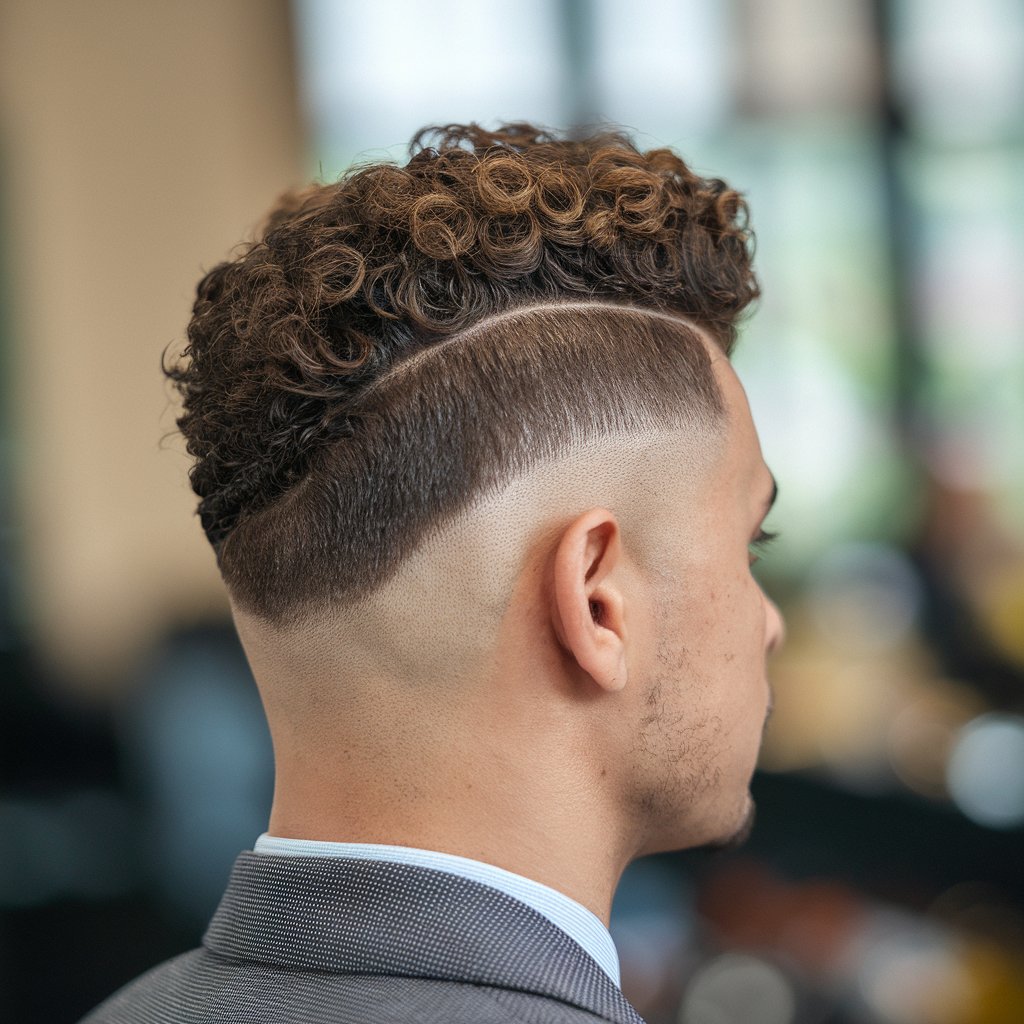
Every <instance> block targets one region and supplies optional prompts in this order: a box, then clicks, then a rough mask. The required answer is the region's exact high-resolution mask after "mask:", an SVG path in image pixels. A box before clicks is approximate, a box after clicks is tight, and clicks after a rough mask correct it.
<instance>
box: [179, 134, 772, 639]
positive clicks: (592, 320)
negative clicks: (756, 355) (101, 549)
mask: <svg viewBox="0 0 1024 1024" xmlns="http://www.w3.org/2000/svg"><path fill="white" fill-rule="evenodd" d="M410 154H411V155H410V159H409V162H408V163H407V164H406V165H405V166H404V167H399V166H396V165H394V164H390V163H376V164H372V165H369V166H362V167H359V168H356V169H354V170H353V171H351V172H350V173H349V174H347V175H346V176H345V177H344V178H342V180H340V181H339V182H337V183H334V184H326V185H323V184H318V185H313V186H311V187H309V188H308V189H306V190H304V191H302V192H299V193H296V194H292V195H289V196H287V197H285V198H284V199H283V200H282V201H281V203H280V204H279V206H278V207H277V208H276V209H275V210H274V211H273V212H272V213H271V214H270V216H269V217H268V219H267V222H266V224H265V226H264V228H263V230H262V232H261V234H260V237H259V238H258V239H257V240H256V241H255V242H252V243H250V244H248V245H247V246H246V247H244V249H243V250H242V251H241V253H240V255H238V256H237V257H236V258H235V259H233V260H230V261H228V262H224V263H221V264H220V265H219V266H216V267H214V269H213V270H211V271H210V272H209V273H207V274H206V276H205V277H204V278H203V279H202V281H201V282H200V283H199V285H198V289H197V299H196V302H195V305H194V308H193V316H192V319H191V321H190V323H189V327H188V344H187V347H186V348H185V350H184V353H183V358H182V360H181V361H179V362H177V363H176V364H174V365H171V366H165V371H164V372H165V373H166V374H167V376H168V377H169V378H170V379H171V380H172V381H173V382H174V383H175V385H176V386H177V388H178V389H179V391H180V392H181V394H182V397H183V399H184V412H183V415H182V416H181V417H180V418H179V419H178V425H179V427H180V429H181V431H182V433H183V434H184V436H185V438H186V440H187V446H188V451H189V452H190V454H191V455H192V456H194V458H195V462H194V465H193V468H192V469H191V471H190V479H191V482H192V486H193V489H194V490H195V492H196V494H198V496H199V498H200V503H199V515H200V518H201V522H202V526H203V529H204V531H205V532H206V535H207V537H208V539H209V540H210V542H211V544H212V545H213V547H214V549H215V551H216V553H217V558H218V564H219V566H220V568H221V571H222V573H223V575H224V578H225V581H226V582H227V585H228V587H229V589H230V591H231V593H232V596H233V598H234V599H235V600H236V601H238V602H239V603H241V604H242V605H243V606H244V607H246V608H247V609H249V610H250V611H252V612H254V613H257V614H260V615H263V616H265V617H267V618H270V619H273V620H277V621H282V620H285V619H289V618H294V617H295V616H296V615H298V614H299V613H300V612H302V611H303V610H309V609H310V608H312V607H314V606H315V607H323V606H324V605H325V604H326V603H329V602H332V601H342V600H345V599H349V598H352V597H355V596H358V595H360V594H364V593H366V592H368V591H369V590H371V589H373V587H374V586H375V585H377V584H379V583H381V582H383V580H384V579H386V577H387V575H388V574H389V573H390V572H391V571H393V570H394V568H395V567H396V566H397V565H398V564H399V563H400V562H401V560H402V558H403V557H404V556H405V555H406V554H407V553H408V552H409V551H411V550H412V548H413V547H414V546H415V545H416V543H417V542H418V541H420V540H421V539H422V537H423V536H424V534H425V532H426V531H427V530H428V529H429V528H431V527H432V526H436V525H437V524H438V523H440V522H443V521H444V520H445V519H446V518H448V517H450V516H451V515H452V514H454V513H455V512H456V511H458V509H460V508H462V507H465V506H466V504H468V502H469V501H470V500H472V499H473V498H474V497H475V496H477V495H478V494H479V493H480V492H481V490H482V489H483V488H485V487H487V486H493V485H495V484H498V483H501V482H502V481H503V480H506V479H508V478H509V477H510V475H512V474H513V473H515V472H519V471H522V469H523V468H525V467H526V466H527V465H529V464H530V463H531V462H533V461H534V460H536V459H537V458H540V457H542V456H543V455H545V454H556V453H560V452H564V451H565V450H567V446H568V445H569V444H570V443H571V442H572V441H574V440H577V439H579V438H581V437H584V436H586V435H588V434H589V435H591V436H592V435H593V434H594V433H595V432H607V431H608V430H610V429H629V428H636V427H644V426H646V427H650V426H651V425H654V424H664V423H665V422H667V421H669V420H679V419H681V418H682V419H686V420H688V421H689V422H692V420H693V418H694V417H698V418H699V417H701V416H704V417H708V416H712V417H713V416H715V415H717V414H719V413H720V412H721V406H720V400H719V398H718V397H717V391H716V389H715V387H714V382H713V378H712V377H711V374H710V369H709V363H708V359H707V356H706V352H705V350H704V348H703V346H702V345H700V344H697V345H694V344H693V335H692V331H690V330H689V329H688V328H687V326H686V323H685V321H691V322H692V323H693V324H696V325H698V326H699V327H701V328H703V329H704V330H705V331H707V332H708V333H710V334H711V335H712V336H713V337H714V338H715V340H716V341H717V342H718V344H719V345H720V346H721V348H722V349H723V350H724V351H725V352H726V353H727V354H728V353H729V352H730V351H731V349H732V346H733V344H734V341H735V338H736V328H737V321H738V319H739V317H740V314H741V313H742V312H743V310H744V309H745V308H746V307H747V306H748V304H749V303H750V302H751V300H753V299H754V298H755V297H756V296H757V295H758V284H757V281H756V278H755V277H754V274H753V272H752V269H751V256H752V237H751V233H750V231H749V230H748V227H747V222H746V214H747V210H746V205H745V203H744V201H743V199H742V197H741V196H740V194H739V193H738V192H736V191H734V190H732V189H730V188H729V187H728V186H727V185H726V184H725V183H724V182H722V181H720V180H718V179H705V178H702V177H700V176H698V175H697V174H695V173H694V172H693V171H692V170H690V168H689V167H687V166H686V164H685V163H684V162H683V161H682V160H681V159H680V158H679V157H678V156H677V155H676V154H675V153H673V152H672V151H671V150H668V149H655V150H650V151H648V152H640V151H639V150H638V149H637V148H636V146H635V145H634V144H633V142H632V141H631V140H630V139H629V137H628V136H626V135H624V134H622V133H619V132H613V131H603V132H599V133H597V134H594V135H592V136H590V137H588V138H582V139H567V138H559V137H557V136H556V135H554V134H552V133H550V132H547V131H541V130H538V129H537V128H535V127H533V126H531V125H529V124H521V123H517V124H507V125H504V126H502V127H500V128H499V129H497V130H496V131H486V130H484V129H483V128H481V127H479V126H478V125H475V124H471V125H468V126H467V125H448V126H446V127H435V128H429V129H424V130H423V131H422V132H420V133H419V134H418V135H417V136H416V137H415V138H414V140H413V143H412V145H411V150H410ZM570 305H571V307H572V308H570ZM527 307H536V309H535V312H534V313H533V315H527V314H526V312H525V310H526V308H527ZM637 310H646V311H650V312H652V313H661V314H666V315H663V316H647V317H641V316H638V315H637V313H636V311H637ZM517 311H519V312H518V313H517ZM470 335H473V337H472V339H471V341H470V342H468V343H467V344H461V340H463V339H468V338H469V336H470ZM609 385H612V386H611V387H609ZM605 396H606V397H605ZM681 399H682V401H681Z"/></svg>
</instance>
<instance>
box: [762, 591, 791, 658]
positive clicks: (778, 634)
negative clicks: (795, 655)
mask: <svg viewBox="0 0 1024 1024" xmlns="http://www.w3.org/2000/svg"><path fill="white" fill-rule="evenodd" d="M764 604H765V614H766V616H767V620H768V621H767V628H766V630H765V647H766V649H767V651H768V653H769V654H772V653H773V652H775V651H777V650H778V649H779V648H780V647H781V646H782V645H783V643H785V641H786V620H785V619H784V618H783V617H782V612H780V611H779V606H778V605H777V604H776V603H775V602H774V601H772V600H771V599H770V598H768V597H766V598H765V599H764Z"/></svg>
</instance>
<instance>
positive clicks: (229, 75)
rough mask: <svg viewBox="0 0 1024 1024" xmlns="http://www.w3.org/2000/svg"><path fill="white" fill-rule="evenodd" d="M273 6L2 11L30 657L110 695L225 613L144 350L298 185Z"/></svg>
mask: <svg viewBox="0 0 1024 1024" xmlns="http://www.w3.org/2000/svg"><path fill="white" fill-rule="evenodd" d="M287 6H288V5H287V2H286V0H175V2H173V3H139V2H138V0H102V2H95V0H90V2H88V3H82V2H81V0H5V2H4V3H3V4H2V5H0V8H2V12H0V103H2V106H0V153H2V155H3V164H2V174H3V178H2V188H0V201H3V202H4V203H5V205H6V208H7V209H6V211H5V212H6V221H7V223H8V224H9V225H10V228H11V237H10V238H9V239H7V240H5V243H4V244H5V248H6V250H7V255H8V257H9V264H10V267H11V278H12V279H11V280H10V281H9V282H8V285H9V289H8V290H9V293H10V294H11V295H12V296H13V298H14V308H13V310H12V311H11V312H10V314H9V317H10V319H11V321H12V326H13V332H12V334H13V340H14V351H13V353H12V358H11V360H10V361H9V363H10V365H11V366H12V369H13V374H14V379H13V381H10V382H4V386H5V387H6V388H7V389H8V392H9V394H12V396H13V407H14V416H15V422H14V429H15V440H16V463H15V464H16V467H17V472H16V479H15V486H16V488H17V499H18V501H19V512H20V516H21V522H20V528H21V529H20V534H21V538H20V539H21V543H20V544H19V547H20V549H21V553H22V561H23V570H24V575H25V577H26V584H27V590H28V593H27V597H28V601H29V607H28V612H29V621H30V625H31V628H32V630H33V633H34V635H33V639H34V640H35V641H36V644H37V646H38V647H39V649H40V650H41V651H42V652H43V653H44V655H45V656H46V657H47V658H49V659H50V660H51V661H53V662H54V663H55V664H56V666H57V667H59V668H61V669H63V670H64V671H65V674H66V675H67V676H68V677H69V678H72V679H74V680H78V681H79V682H80V683H81V684H82V685H85V686H87V687H92V688H93V689H97V690H102V689H103V688H108V687H112V686H116V685H117V683H118V681H119V680H120V679H121V678H124V674H125V671H126V670H127V669H129V668H130V667H131V665H132V663H133V661H134V659H135V658H137V657H138V655H139V654H140V653H141V652H143V651H144V650H145V648H146V646H147V644H148V643H150V642H151V640H152V638H153V637H154V636H155V635H156V634H157V633H158V632H159V631H160V630H161V629H162V628H163V626H164V625H165V624H166V623H168V622H169V621H171V620H172V619H175V618H181V617H189V618H191V617H197V616H201V615H203V614H207V613H210V612H211V611H213V612H216V611H218V610H221V609H223V608H224V604H223V596H222V593H221V588H220V583H219V579H218V577H217V574H216V569H215V566H214V563H213V557H212V554H211V552H210V551H209V549H208V547H207V545H206V542H205V540H204V539H203V537H202V532H201V530H200V528H199V524H198V520H197V519H196V518H195V517H194V515H193V509H194V506H195V502H194V499H193V496H192V493H191V491H190V490H189V488H188V483H187V480H186V476H185V474H186V469H187V461H186V458H185V456H184V454H183V446H182V444H181V441H180V438H178V437H174V438H172V439H170V440H167V441H165V442H164V443H163V444H161V438H162V437H163V436H164V435H165V434H167V433H168V432H170V431H173V429H174V416H175V411H174V408H173V406H172V404H171V391H170V390H169V388H168V387H167V385H165V384H164V382H163V379H162V376H161V374H160V372H159V360H160V355H161V352H162V350H163V348H164V346H165V345H167V344H168V343H177V342H178V341H179V340H180V339H181V338H182V336H183V330H184V325H185V323H186V321H187V319H188V314H189V309H190V305H191V298H192V294H193V289H194V286H195V283H196V281H197V280H198V278H199V276H200V274H201V271H202V269H203V268H204V267H208V266H210V265H211V264H212V263H214V262H216V261H217V260H218V259H220V258H222V257H223V256H224V255H226V253H227V252H228V250H229V249H230V248H231V246H232V245H233V244H234V243H235V242H237V241H238V240H240V239H241V238H242V237H243V236H244V235H245V234H246V233H248V232H249V231H250V230H251V228H252V226H253V225H254V224H255V223H256V222H257V221H258V219H259V216H260V215H261V213H262V212H263V211H264V210H265V209H266V208H267V207H268V206H269V204H270V203H271V202H272V201H273V199H274V198H275V196H276V195H277V194H278V193H279V192H280V191H282V189H283V188H284V187H286V186H288V185H290V184H294V183H297V182H298V181H300V180H301V178H302V166H303V164H302V150H303V140H302V136H303V132H302V129H301V125H300V123H299V118H298V116H297V103H296V95H295V94H296V90H295V87H294V73H293V57H292V45H291V33H290V28H289V23H288V9H287Z"/></svg>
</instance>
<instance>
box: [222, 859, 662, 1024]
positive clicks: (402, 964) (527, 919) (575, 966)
mask: <svg viewBox="0 0 1024 1024" xmlns="http://www.w3.org/2000/svg"><path fill="white" fill-rule="evenodd" d="M203 945H204V946H206V947H207V949H209V950H210V951H211V952H212V953H214V954H216V955H218V956H222V957H227V958H230V959H236V960H250V961H258V962H261V963H270V964H276V965H279V966H281V967H285V968H289V969H293V970H294V969H298V970H302V969H306V970H316V971H329V972H333V973H343V974H344V973H353V974H389V975H400V976H404V977H422V978H435V979H440V980H447V981H460V982H468V983H470V984H477V985H493V986H497V987H501V988H508V989H514V990H518V991H523V992H532V993H535V994H537V995H543V996H548V997H550V998H552V999H559V1000H562V1001H564V1002H567V1003H571V1004H573V1005H576V1006H579V1007H582V1008H583V1009H585V1010H589V1011H590V1012H591V1013H595V1014H598V1015H600V1016H602V1017H605V1018H607V1019H608V1020H610V1021H614V1022H616V1024H643V1021H642V1019H641V1018H640V1016H639V1015H638V1014H637V1013H636V1011H635V1010H634V1009H633V1008H632V1006H630V1004H629V1002H628V1001H627V1000H626V998H625V997H624V996H623V995H622V993H621V992H620V991H619V989H618V987H617V986H616V985H615V984H614V983H613V982H612V981H611V979H610V978H609V977H608V976H607V975H606V974H605V973H604V971H603V970H602V969H601V968H600V967H599V966H598V964H597V963H596V962H595V961H594V960H593V959H592V958H591V957H590V956H589V955H588V954H587V953H586V952H585V951H584V950H583V949H582V948H581V947H580V946H579V945H578V944H577V943H576V942H574V941H573V940H572V939H571V938H570V937H569V936H568V935H566V934H565V932H563V931H562V930H561V929H560V928H558V927H556V926H555V925H554V924H552V923H551V922H550V921H549V920H548V919H547V918H546V917H544V916H543V915H542V914H539V913H537V912H536V911H535V910H533V909H532V908H531V907H528V906H526V905H525V904H523V903H521V902H520V901H519V900H516V899H513V898H512V897H511V896H507V895H505V893H502V892H499V891H498V890H496V889H492V888H491V887H490V886H486V885H482V884H480V883H478V882H472V881H469V880H468V879H464V878H460V877H459V876H457V875H451V874H448V873H447V872H444V871H435V870H432V869H430V868H421V867H412V866H409V865H405V864H392V863H383V862H380V861H371V860H356V859H346V858H334V857H274V856H264V855H257V854H253V853H243V854H241V856H239V858H238V860H237V861H236V863H235V866H234V869H233V871H232V874H231V880H230V882H229V884H228V888H227V892H226V893H225V895H224V898H223V900H222V901H221V905H220V907H219V908H218V910H217V913H216V914H215V915H214V917H213V920H212V921H211V923H210V927H209V929H208V930H207V933H206V935H205V937H204V939H203Z"/></svg>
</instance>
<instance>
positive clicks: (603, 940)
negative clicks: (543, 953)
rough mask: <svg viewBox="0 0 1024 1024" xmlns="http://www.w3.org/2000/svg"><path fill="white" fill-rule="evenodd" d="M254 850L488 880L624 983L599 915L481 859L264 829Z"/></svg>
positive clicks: (528, 879) (472, 879)
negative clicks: (369, 862)
mask: <svg viewBox="0 0 1024 1024" xmlns="http://www.w3.org/2000/svg"><path fill="white" fill-rule="evenodd" d="M253 851H254V852H255V853H257V854H272V855H274V856H277V857H354V858H357V859H362V860H380V861H390V862H392V863H395V864H410V865H413V866H415V867H423V868H433V869H434V870H435V871H447V872H448V873H449V874H452V875H459V876H461V877H462V878H468V879H469V880H470V881H473V882H480V883H482V884H484V885H489V886H491V888H493V889H498V890H499V891H501V892H503V893H505V894H506V895H507V896H511V897H513V899H517V900H519V901H520V902H522V903H525V904H526V905H527V906H528V907H532V908H533V909H534V910H536V911H537V913H539V914H543V915H544V917H546V918H547V919H548V920H549V921H551V923H552V924H554V925H557V926H558V927H559V928H561V929H562V931H564V932H565V933H566V934H568V935H569V937H570V938H571V939H573V940H574V941H575V942H576V943H578V944H579V945H580V946H582V947H583V949H584V950H585V951H586V952H587V953H588V954H590V956H591V957H592V958H593V959H594V960H596V961H597V963H598V965H599V966H600V967H601V969H602V970H603V971H604V972H605V974H607V975H608V977H609V978H611V979H612V981H613V982H615V984H616V985H620V977H619V957H618V953H617V952H616V950H615V943H614V942H613V941H612V937H611V934H610V933H609V931H608V929H607V928H606V927H605V926H604V924H603V923H602V921H601V920H600V918H598V917H597V916H596V915H595V914H593V913H592V912H591V911H589V910H587V908H586V907H584V906H583V905H582V904H580V903H577V902H576V900H574V899H571V898H570V897H568V896H566V895H565V893H561V892H559V891H558V890H557V889H552V888H551V887H550V886H547V885H543V884H542V883H540V882H535V881H534V880H533V879H532V878H525V877H523V876H522V875H517V874H515V873H514V872H512V871H506V870H505V869H504V868H499V867H496V866H495V865H493V864H485V863H484V862H483V861H479V860H471V859H470V858H469V857H458V856H456V855H455V854H452V853H438V852H437V851H435V850H419V849H416V848H414V847H411V846H385V845H381V844H377V843H326V842H321V841H319V840H312V839H282V838H280V837H279V836H271V835H268V834H267V833H264V834H263V835H261V836H260V837H259V839H257V840H256V845H255V846H254V847H253Z"/></svg>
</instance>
